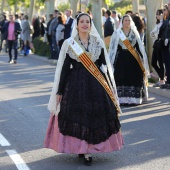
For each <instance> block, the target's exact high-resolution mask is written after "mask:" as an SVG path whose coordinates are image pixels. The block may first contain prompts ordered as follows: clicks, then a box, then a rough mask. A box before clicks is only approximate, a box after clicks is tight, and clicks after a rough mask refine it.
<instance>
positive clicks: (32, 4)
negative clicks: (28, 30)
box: [28, 0, 36, 21]
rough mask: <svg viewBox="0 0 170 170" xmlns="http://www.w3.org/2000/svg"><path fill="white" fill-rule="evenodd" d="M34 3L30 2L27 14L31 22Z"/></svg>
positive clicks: (33, 0) (33, 1)
mask: <svg viewBox="0 0 170 170" xmlns="http://www.w3.org/2000/svg"><path fill="white" fill-rule="evenodd" d="M35 1H36V0H31V2H30V7H29V14H28V15H29V19H30V21H31V20H32V17H33V14H34V6H35Z"/></svg>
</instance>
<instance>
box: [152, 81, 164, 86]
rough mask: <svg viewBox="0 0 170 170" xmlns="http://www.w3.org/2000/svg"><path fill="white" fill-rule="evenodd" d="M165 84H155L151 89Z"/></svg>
mask: <svg viewBox="0 0 170 170" xmlns="http://www.w3.org/2000/svg"><path fill="white" fill-rule="evenodd" d="M164 84H165V83H160V82H157V83H156V84H154V85H153V87H160V86H162V85H164Z"/></svg>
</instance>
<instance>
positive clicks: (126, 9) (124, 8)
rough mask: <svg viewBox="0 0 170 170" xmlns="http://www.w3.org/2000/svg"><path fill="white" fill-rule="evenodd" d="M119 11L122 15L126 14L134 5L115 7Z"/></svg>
mask: <svg viewBox="0 0 170 170" xmlns="http://www.w3.org/2000/svg"><path fill="white" fill-rule="evenodd" d="M114 9H115V10H116V11H117V12H118V13H121V15H124V14H125V13H126V11H129V10H132V5H128V6H125V7H123V8H120V7H119V8H114Z"/></svg>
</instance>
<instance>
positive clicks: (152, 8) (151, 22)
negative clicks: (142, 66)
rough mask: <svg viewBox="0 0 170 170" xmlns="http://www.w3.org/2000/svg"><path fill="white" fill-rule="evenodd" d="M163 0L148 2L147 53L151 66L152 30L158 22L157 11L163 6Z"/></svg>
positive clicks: (150, 0) (148, 0)
mask: <svg viewBox="0 0 170 170" xmlns="http://www.w3.org/2000/svg"><path fill="white" fill-rule="evenodd" d="M161 5H162V0H155V1H154V3H153V0H147V2H146V11H147V34H146V37H147V42H146V46H147V54H148V58H149V65H150V68H151V57H152V46H153V40H152V38H150V32H151V31H152V30H153V28H154V26H155V24H156V17H155V15H156V11H157V10H158V9H161V8H162V6H161Z"/></svg>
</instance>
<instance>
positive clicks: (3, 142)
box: [0, 133, 11, 146]
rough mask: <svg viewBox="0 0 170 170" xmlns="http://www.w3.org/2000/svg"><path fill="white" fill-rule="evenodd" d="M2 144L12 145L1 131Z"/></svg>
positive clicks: (0, 140) (0, 142) (0, 139)
mask: <svg viewBox="0 0 170 170" xmlns="http://www.w3.org/2000/svg"><path fill="white" fill-rule="evenodd" d="M0 145H2V146H10V145H11V144H10V143H9V142H8V141H7V139H6V138H5V137H4V136H3V135H2V134H1V133H0Z"/></svg>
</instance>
